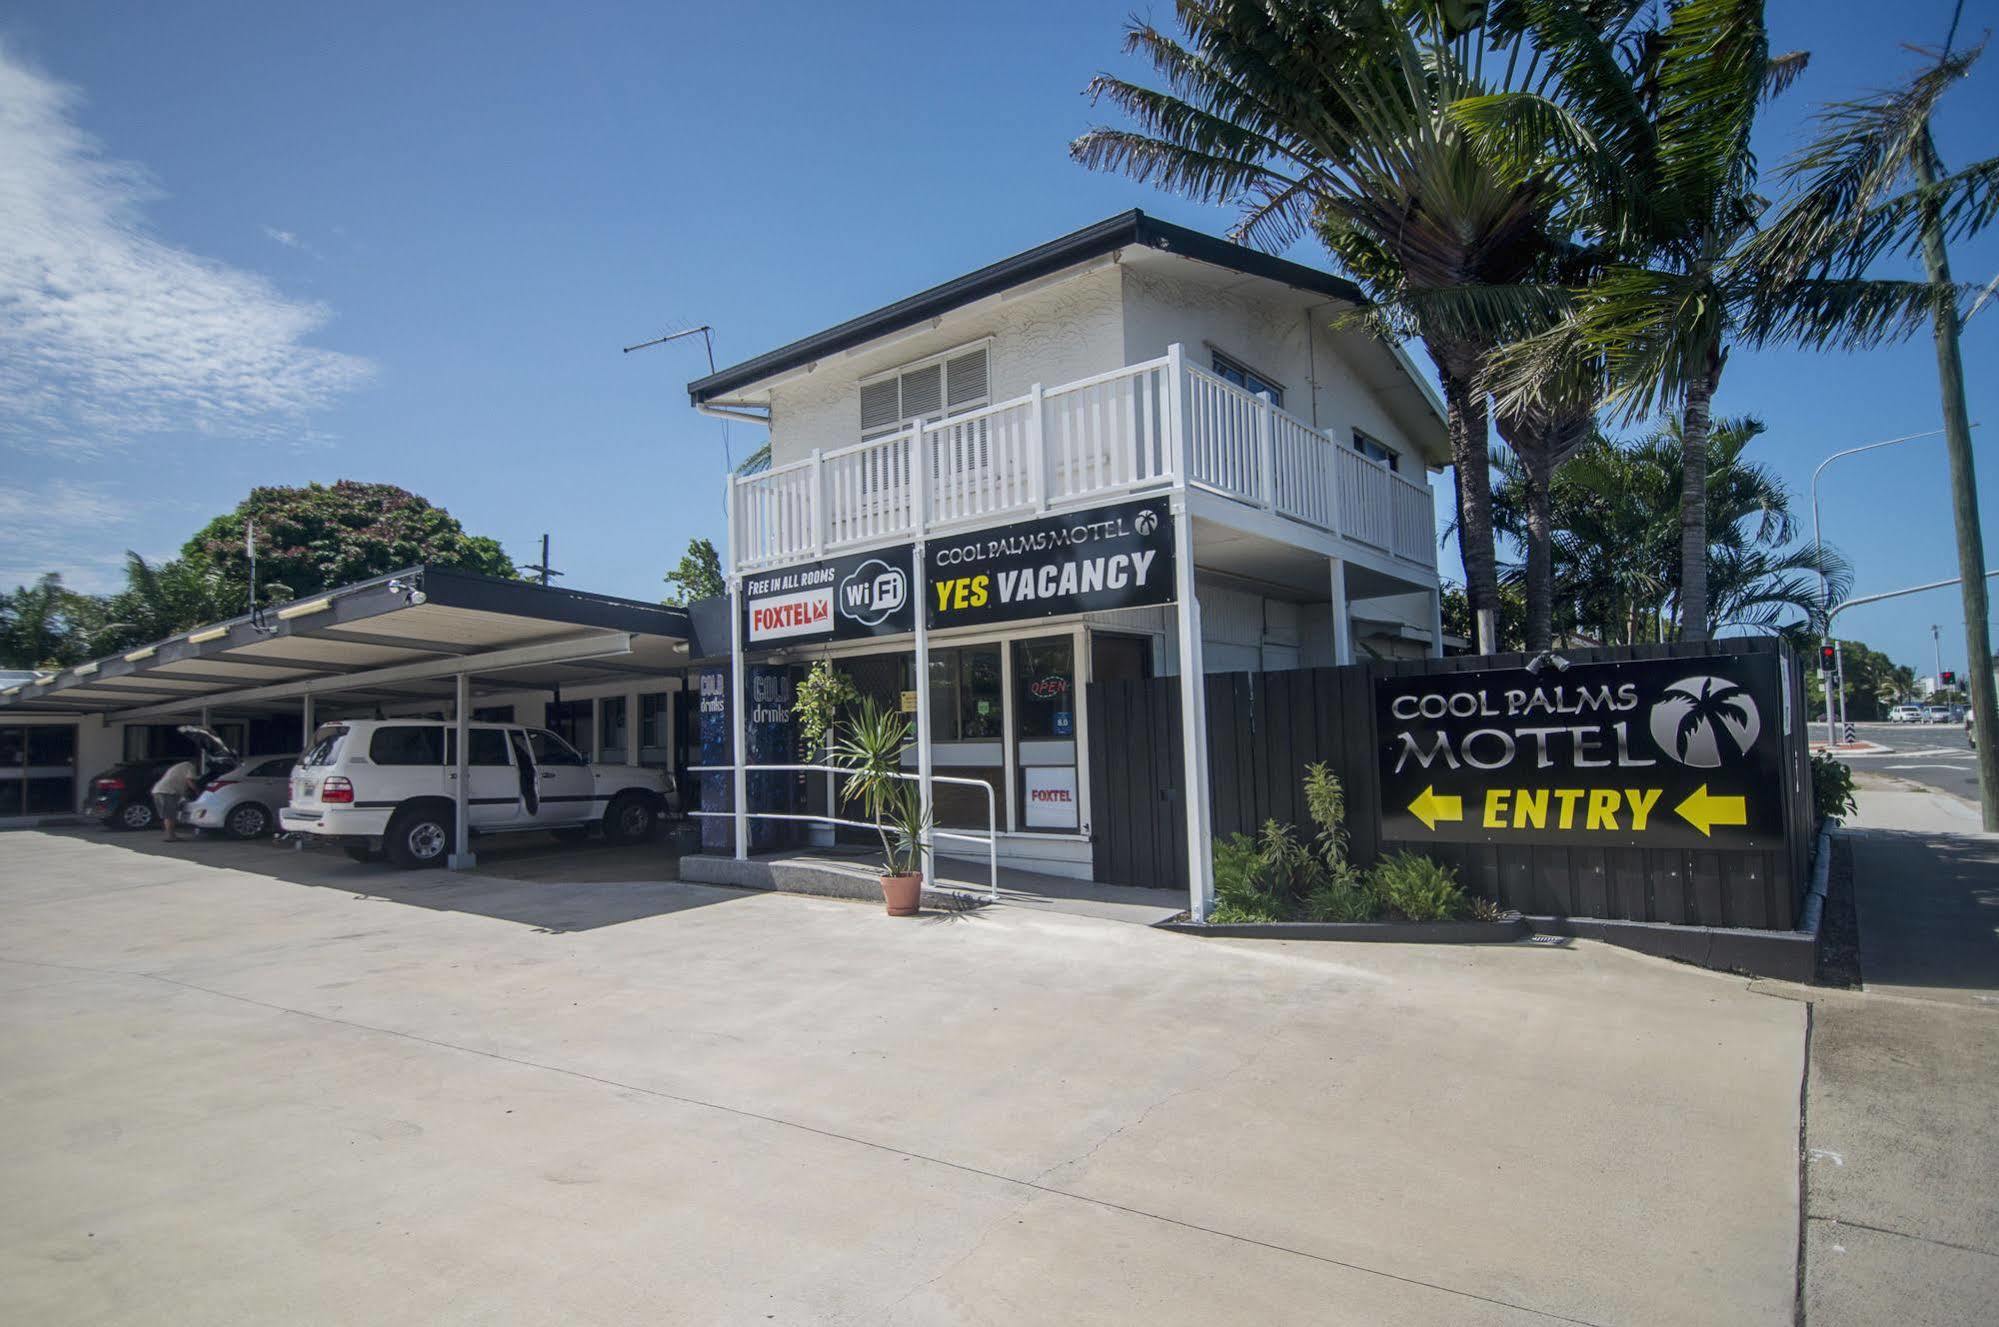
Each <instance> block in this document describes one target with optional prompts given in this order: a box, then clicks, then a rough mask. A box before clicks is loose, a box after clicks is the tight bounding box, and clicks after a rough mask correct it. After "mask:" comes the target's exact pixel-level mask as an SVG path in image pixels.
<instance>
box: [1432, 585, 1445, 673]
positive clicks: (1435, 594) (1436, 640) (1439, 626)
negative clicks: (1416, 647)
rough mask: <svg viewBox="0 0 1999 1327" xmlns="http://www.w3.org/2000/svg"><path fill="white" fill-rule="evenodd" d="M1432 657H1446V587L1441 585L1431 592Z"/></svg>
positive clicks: (1433, 588) (1434, 587)
mask: <svg viewBox="0 0 1999 1327" xmlns="http://www.w3.org/2000/svg"><path fill="white" fill-rule="evenodd" d="M1430 657H1431V658H1432V659H1441V658H1443V657H1444V587H1443V586H1441V585H1437V586H1433V587H1432V588H1431V590H1430Z"/></svg>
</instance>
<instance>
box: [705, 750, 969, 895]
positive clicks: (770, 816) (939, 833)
mask: <svg viewBox="0 0 1999 1327" xmlns="http://www.w3.org/2000/svg"><path fill="white" fill-rule="evenodd" d="M741 768H742V770H743V772H744V773H745V774H760V773H762V774H786V773H795V774H853V773H854V772H855V771H853V770H851V769H848V768H847V767H846V766H844V765H834V764H824V765H744V766H742V767H741ZM736 769H737V767H736V766H735V765H689V766H688V767H687V772H688V773H689V774H734V773H735V772H736ZM889 777H890V778H895V779H908V780H910V781H912V782H921V781H922V776H921V775H919V774H904V773H902V772H901V771H900V770H898V771H895V772H893V773H892V774H890V775H889ZM930 782H932V783H956V784H961V785H963V786H964V787H967V788H983V789H985V792H986V832H985V833H984V834H983V835H981V834H963V833H959V832H958V831H956V830H949V829H938V828H937V827H936V826H935V825H932V826H931V827H930V834H929V837H931V838H939V839H958V840H960V841H962V842H965V843H983V844H985V845H986V873H987V880H986V901H987V902H988V903H997V902H999V809H998V803H997V802H995V801H994V800H993V786H992V785H991V784H990V783H987V782H986V781H985V780H984V779H964V778H959V777H958V776H956V775H953V774H933V775H931V776H930ZM688 814H689V815H690V816H698V817H700V818H702V819H712V820H720V819H723V818H724V817H726V818H728V819H730V820H733V819H735V818H736V816H737V815H738V814H741V815H742V816H743V817H744V818H745V819H757V820H807V821H811V822H813V823H814V824H820V825H845V826H847V827H848V828H849V829H872V830H874V831H876V832H877V833H879V832H880V831H881V826H880V825H877V824H875V823H873V822H872V821H867V820H843V819H841V818H840V817H839V816H827V815H806V814H800V813H798V812H794V811H743V812H740V813H738V812H736V811H690V812H688Z"/></svg>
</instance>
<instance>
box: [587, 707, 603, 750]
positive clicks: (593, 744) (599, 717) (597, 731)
mask: <svg viewBox="0 0 1999 1327" xmlns="http://www.w3.org/2000/svg"><path fill="white" fill-rule="evenodd" d="M603 760H604V698H603V697H602V696H592V697H591V698H590V763H591V764H593V765H598V764H602V763H603Z"/></svg>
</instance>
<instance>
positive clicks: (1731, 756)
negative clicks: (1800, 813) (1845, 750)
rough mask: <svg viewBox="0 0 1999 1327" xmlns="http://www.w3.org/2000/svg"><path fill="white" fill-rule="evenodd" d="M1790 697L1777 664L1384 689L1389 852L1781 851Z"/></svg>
mask: <svg viewBox="0 0 1999 1327" xmlns="http://www.w3.org/2000/svg"><path fill="white" fill-rule="evenodd" d="M1781 698H1782V691H1781V684H1780V681H1779V677H1778V660H1777V656H1776V655H1774V654H1763V655H1717V656H1712V657H1708V658H1698V659H1670V660H1668V659H1655V660H1643V661H1635V662H1629V663H1595V664H1576V665H1574V666H1572V667H1570V668H1568V669H1566V670H1565V671H1564V670H1560V669H1557V668H1556V667H1554V666H1547V667H1543V668H1541V669H1540V670H1539V671H1538V672H1531V673H1530V672H1528V671H1527V670H1526V669H1524V668H1523V669H1499V670H1492V671H1486V672H1469V673H1444V674H1430V675H1428V676H1421V677H1418V676H1410V677H1385V678H1382V679H1380V680H1379V681H1377V682H1376V683H1375V724H1376V729H1375V731H1376V732H1377V733H1378V734H1379V735H1380V738H1381V746H1380V750H1379V761H1380V768H1381V819H1382V824H1381V833H1382V837H1383V838H1387V839H1405V840H1415V841H1417V842H1422V841H1425V840H1430V841H1436V840H1446V841H1449V842H1454V843H1508V842H1512V843H1562V844H1571V845H1596V846H1617V845H1629V846H1635V847H1654V848H1670V847H1687V848H1711V847H1722V846H1727V847H1736V848H1757V847H1775V846H1779V845H1781V844H1782V842H1783V839H1784V789H1783V777H1784V776H1783V760H1782V751H1783V737H1782V734H1781V732H1780V731H1779V729H1780V727H1781V726H1782V724H1783V722H1784V719H1783V716H1782V710H1781V705H1782V699H1781Z"/></svg>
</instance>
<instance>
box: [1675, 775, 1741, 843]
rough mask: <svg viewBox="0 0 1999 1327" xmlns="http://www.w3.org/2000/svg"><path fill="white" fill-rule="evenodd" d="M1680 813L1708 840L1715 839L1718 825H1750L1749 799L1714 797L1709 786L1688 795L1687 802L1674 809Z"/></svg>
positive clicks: (1703, 785) (1683, 818)
mask: <svg viewBox="0 0 1999 1327" xmlns="http://www.w3.org/2000/svg"><path fill="white" fill-rule="evenodd" d="M1673 809H1674V810H1675V811H1678V812H1679V813H1680V819H1682V820H1684V821H1686V822H1687V823H1688V824H1689V825H1692V826H1693V827H1694V828H1695V829H1697V830H1699V831H1700V832H1701V833H1702V834H1703V835H1705V836H1707V837H1708V838H1713V837H1714V827H1715V826H1716V825H1746V824H1748V823H1749V805H1748V799H1747V798H1743V797H1713V796H1710V795H1709V794H1708V790H1707V785H1706V784H1705V783H1703V784H1702V785H1701V786H1700V787H1698V788H1696V789H1694V790H1693V791H1692V792H1690V793H1688V794H1687V800H1686V801H1684V802H1681V803H1680V804H1679V805H1678V806H1676V807H1674V808H1673Z"/></svg>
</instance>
